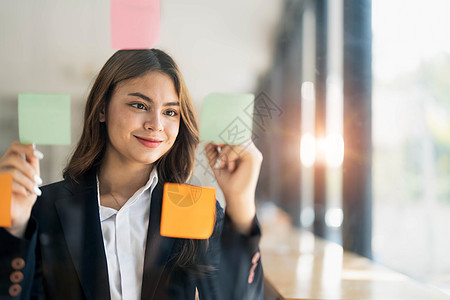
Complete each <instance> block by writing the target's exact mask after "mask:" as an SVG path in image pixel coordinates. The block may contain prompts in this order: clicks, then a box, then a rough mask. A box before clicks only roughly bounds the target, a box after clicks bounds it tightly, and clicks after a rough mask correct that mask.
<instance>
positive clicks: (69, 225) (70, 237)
mask: <svg viewBox="0 0 450 300" xmlns="http://www.w3.org/2000/svg"><path fill="white" fill-rule="evenodd" d="M69 189H71V190H72V192H73V195H72V196H71V197H67V198H61V199H58V200H57V201H56V202H55V206H56V210H57V212H58V216H59V218H60V221H61V225H62V229H63V232H64V236H65V239H66V243H67V247H68V249H69V252H70V255H71V257H72V260H73V263H74V265H75V269H76V270H77V273H78V277H79V279H80V282H81V285H82V287H83V290H84V293H85V295H86V298H87V299H110V292H109V282H108V269H107V264H106V255H105V250H104V245H103V236H102V231H101V225H100V217H99V211H98V200H97V184H96V179H95V172H91V174H90V175H89V176H87V178H86V181H85V182H84V183H80V184H73V185H72V186H71V187H70V188H69Z"/></svg>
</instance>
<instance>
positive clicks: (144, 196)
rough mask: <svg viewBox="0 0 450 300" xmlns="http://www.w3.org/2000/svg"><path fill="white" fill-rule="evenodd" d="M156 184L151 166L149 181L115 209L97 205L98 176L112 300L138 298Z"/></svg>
mask: <svg viewBox="0 0 450 300" xmlns="http://www.w3.org/2000/svg"><path fill="white" fill-rule="evenodd" d="M157 183H158V176H157V172H156V169H154V170H153V171H152V172H151V173H150V177H149V180H148V182H147V183H146V184H145V185H144V186H143V187H141V188H140V189H139V190H137V191H136V193H134V195H133V196H132V197H131V198H130V199H128V201H127V202H126V203H125V204H124V205H123V206H122V208H120V210H118V211H117V210H115V209H113V208H110V207H105V206H102V205H101V204H100V189H99V184H98V178H97V198H98V206H99V214H100V223H101V226H102V233H103V243H104V245H105V253H106V260H107V263H108V277H109V289H110V293H111V300H119V299H127V300H128V299H130V300H131V299H140V297H141V288H142V273H143V268H144V256H145V244H146V241H147V230H148V221H149V215H150V200H151V195H152V192H153V189H154V188H155V186H156V184H157Z"/></svg>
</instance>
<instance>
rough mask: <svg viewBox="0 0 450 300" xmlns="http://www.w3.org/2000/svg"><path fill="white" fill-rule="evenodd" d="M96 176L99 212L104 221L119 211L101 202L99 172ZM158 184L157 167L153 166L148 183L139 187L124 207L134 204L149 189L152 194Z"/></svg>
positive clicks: (101, 219)
mask: <svg viewBox="0 0 450 300" xmlns="http://www.w3.org/2000/svg"><path fill="white" fill-rule="evenodd" d="M95 178H96V180H97V201H98V209H99V214H100V221H101V222H102V221H104V220H106V219H108V218H109V217H111V216H112V215H115V214H116V213H117V212H118V211H117V210H115V209H114V208H111V207H106V206H102V205H101V204H100V185H99V181H98V174H97V175H96V176H95ZM157 184H158V172H157V171H156V168H153V169H152V171H151V172H150V176H149V179H148V181H147V183H146V184H145V185H144V186H143V187H141V188H139V189H138V190H137V191H136V192H135V193H134V194H133V196H131V198H130V199H128V201H127V202H126V203H125V204H124V205H123V206H122V208H125V209H127V208H128V207H130V206H131V205H133V203H135V202H136V201H137V199H139V198H140V196H141V195H142V194H143V193H144V192H145V191H147V190H149V193H150V194H151V192H152V191H153V189H154V188H155V186H156V185H157Z"/></svg>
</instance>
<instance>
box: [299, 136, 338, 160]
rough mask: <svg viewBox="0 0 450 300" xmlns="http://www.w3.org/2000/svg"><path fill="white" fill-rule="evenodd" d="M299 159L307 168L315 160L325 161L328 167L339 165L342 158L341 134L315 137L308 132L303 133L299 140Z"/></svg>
mask: <svg viewBox="0 0 450 300" xmlns="http://www.w3.org/2000/svg"><path fill="white" fill-rule="evenodd" d="M300 159H301V162H302V164H303V165H304V166H305V167H307V168H309V167H312V166H313V165H314V163H315V162H316V161H319V162H323V163H326V164H327V165H328V166H329V167H334V168H335V167H340V166H341V165H342V162H343V160H344V139H343V138H342V135H340V134H332V135H328V136H327V137H326V138H325V139H323V138H318V139H316V138H314V136H313V135H312V134H310V133H306V134H304V135H303V136H302V139H301V142H300Z"/></svg>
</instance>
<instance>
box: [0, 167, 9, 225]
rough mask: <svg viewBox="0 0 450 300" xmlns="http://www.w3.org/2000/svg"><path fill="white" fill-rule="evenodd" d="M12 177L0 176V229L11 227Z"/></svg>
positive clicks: (7, 175)
mask: <svg viewBox="0 0 450 300" xmlns="http://www.w3.org/2000/svg"><path fill="white" fill-rule="evenodd" d="M11 194H12V175H11V174H0V227H9V226H11Z"/></svg>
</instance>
